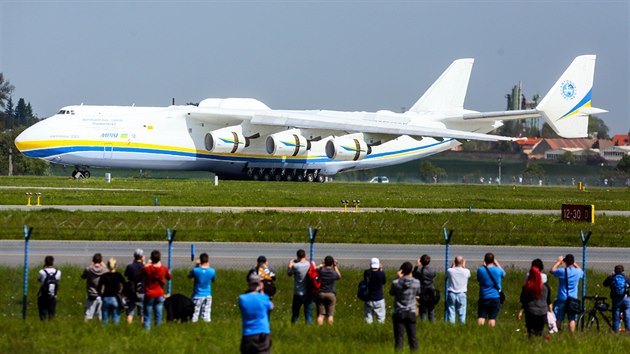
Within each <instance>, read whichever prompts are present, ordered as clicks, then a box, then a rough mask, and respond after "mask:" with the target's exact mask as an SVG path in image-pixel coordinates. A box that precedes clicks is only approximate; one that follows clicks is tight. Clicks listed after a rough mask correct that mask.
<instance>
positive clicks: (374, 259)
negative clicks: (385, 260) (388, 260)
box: [370, 258, 381, 269]
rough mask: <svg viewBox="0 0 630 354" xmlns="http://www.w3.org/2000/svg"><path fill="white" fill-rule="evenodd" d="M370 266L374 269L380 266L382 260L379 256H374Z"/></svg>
mask: <svg viewBox="0 0 630 354" xmlns="http://www.w3.org/2000/svg"><path fill="white" fill-rule="evenodd" d="M370 267H371V268H373V269H377V268H380V267H381V262H380V261H379V260H378V258H372V261H370Z"/></svg>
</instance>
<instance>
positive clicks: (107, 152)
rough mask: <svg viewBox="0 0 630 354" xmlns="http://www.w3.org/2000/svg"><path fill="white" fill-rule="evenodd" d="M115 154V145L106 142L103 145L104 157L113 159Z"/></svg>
mask: <svg viewBox="0 0 630 354" xmlns="http://www.w3.org/2000/svg"><path fill="white" fill-rule="evenodd" d="M113 154H114V145H113V144H112V143H105V145H104V146H103V158H104V159H111V158H112V155H113Z"/></svg>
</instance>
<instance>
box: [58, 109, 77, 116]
mask: <svg viewBox="0 0 630 354" xmlns="http://www.w3.org/2000/svg"><path fill="white" fill-rule="evenodd" d="M57 114H72V115H74V111H70V110H65V109H62V110H61V111H59V112H57Z"/></svg>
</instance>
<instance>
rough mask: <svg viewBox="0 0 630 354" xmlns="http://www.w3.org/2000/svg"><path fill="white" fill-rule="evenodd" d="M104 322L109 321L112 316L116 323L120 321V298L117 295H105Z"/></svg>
mask: <svg viewBox="0 0 630 354" xmlns="http://www.w3.org/2000/svg"><path fill="white" fill-rule="evenodd" d="M101 311H102V318H103V324H107V323H108V322H109V317H110V316H111V317H112V321H113V322H114V324H119V323H120V307H119V306H118V299H117V298H116V297H115V296H106V297H103V308H102V310H101Z"/></svg>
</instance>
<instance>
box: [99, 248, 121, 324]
mask: <svg viewBox="0 0 630 354" xmlns="http://www.w3.org/2000/svg"><path fill="white" fill-rule="evenodd" d="M107 269H109V273H105V274H103V275H101V278H100V279H99V282H98V292H99V294H100V295H101V298H102V299H103V314H102V319H103V324H107V323H108V322H109V318H110V317H111V318H112V321H113V322H114V323H115V324H118V323H119V322H120V312H121V310H122V301H121V299H122V297H121V296H122V290H123V285H124V284H125V278H124V277H123V276H122V274H120V273H118V272H117V271H116V259H114V258H110V259H109V261H108V262H107Z"/></svg>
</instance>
